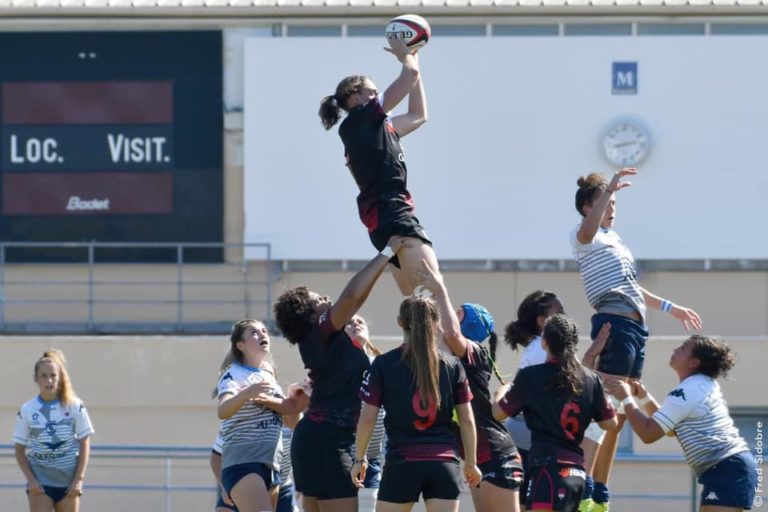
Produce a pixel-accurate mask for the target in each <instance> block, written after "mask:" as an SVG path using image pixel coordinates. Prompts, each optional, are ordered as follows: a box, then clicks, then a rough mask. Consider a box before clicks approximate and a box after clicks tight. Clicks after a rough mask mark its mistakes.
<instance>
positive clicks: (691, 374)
mask: <svg viewBox="0 0 768 512" xmlns="http://www.w3.org/2000/svg"><path fill="white" fill-rule="evenodd" d="M734 362H735V357H734V355H733V354H732V353H731V351H730V349H729V348H728V345H726V344H725V343H724V342H722V341H719V340H714V339H712V338H708V337H705V336H700V335H694V336H691V337H690V338H688V339H687V340H686V341H685V342H684V343H683V344H682V345H680V346H679V347H677V348H676V349H675V350H674V352H673V353H672V357H671V358H670V361H669V365H670V366H671V367H672V369H673V370H674V371H675V373H677V375H678V377H679V378H680V384H678V385H677V387H676V388H675V389H673V390H672V391H670V392H669V393H668V394H667V397H666V398H665V399H664V403H663V404H661V406H659V405H658V403H656V402H655V401H654V400H653V398H652V397H651V396H650V395H648V394H646V393H644V390H641V395H642V394H646V396H645V397H643V396H641V395H638V396H639V398H641V399H643V398H644V401H650V403H651V410H653V411H654V412H653V413H652V415H651V416H650V417H648V416H646V415H645V414H643V413H642V411H640V409H639V408H638V406H637V404H636V403H635V401H634V399H633V398H632V394H631V391H630V389H629V385H628V384H627V383H625V382H622V381H620V380H615V379H614V380H612V381H611V382H609V383H608V387H610V388H611V390H612V392H613V393H614V395H615V396H616V397H617V398H619V399H621V400H622V404H623V405H624V410H625V411H626V414H627V418H628V419H629V422H630V424H631V425H632V429H633V430H634V431H635V433H636V434H637V435H638V436H639V437H640V439H642V440H643V442H645V443H653V442H655V441H658V440H659V439H661V438H662V437H663V436H664V435H665V434H667V435H675V436H677V440H678V441H679V442H680V445H681V446H682V448H683V453H684V454H685V458H686V460H687V461H688V465H689V466H691V468H692V469H693V470H694V471H695V472H696V474H697V475H698V477H699V483H700V484H702V485H703V488H702V491H701V508H700V510H701V512H726V511H728V512H733V511H738V510H744V509H747V510H749V509H750V508H752V502H753V500H754V498H755V488H756V486H757V464H756V462H755V459H754V457H753V456H752V453H751V452H750V450H749V447H748V445H747V443H746V442H745V441H744V439H742V437H741V436H740V435H739V430H738V429H737V428H736V427H735V426H734V424H733V420H732V419H731V416H730V414H729V413H728V406H727V405H726V403H725V399H724V398H723V394H722V392H721V390H720V385H719V384H718V383H717V380H716V379H717V378H718V377H721V376H724V375H725V374H726V373H727V372H728V370H730V369H731V368H732V367H733V365H734Z"/></svg>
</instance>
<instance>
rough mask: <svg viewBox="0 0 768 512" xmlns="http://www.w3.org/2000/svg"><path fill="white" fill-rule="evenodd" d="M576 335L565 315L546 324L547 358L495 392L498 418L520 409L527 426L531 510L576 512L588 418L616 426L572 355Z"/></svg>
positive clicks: (596, 385)
mask: <svg viewBox="0 0 768 512" xmlns="http://www.w3.org/2000/svg"><path fill="white" fill-rule="evenodd" d="M578 341H579V333H578V329H577V328H576V324H575V323H574V322H573V320H571V319H570V318H568V317H567V316H565V315H554V316H553V317H551V318H550V319H549V320H548V321H547V324H546V325H545V326H544V332H543V335H542V342H541V343H542V346H543V347H544V349H545V350H546V351H547V356H548V359H547V362H546V363H545V364H539V365H534V366H529V367H527V368H523V369H522V370H520V371H519V372H518V373H517V375H516V376H515V381H514V382H513V383H512V385H511V386H509V385H506V386H502V387H501V388H500V389H499V391H498V392H497V394H496V401H495V403H494V404H493V413H494V415H495V416H496V418H497V419H500V420H501V419H504V418H506V417H507V416H514V415H516V414H517V413H519V412H520V411H522V412H523V415H524V416H525V423H526V424H527V425H528V428H529V429H530V430H531V450H530V452H529V455H528V456H529V461H528V464H529V467H530V473H531V475H530V476H531V478H530V484H529V489H527V494H528V498H527V502H526V508H527V509H528V510H529V511H544V510H559V511H567V512H575V511H576V510H578V507H579V502H580V501H581V497H582V493H583V490H584V480H585V476H586V474H585V471H584V454H583V452H582V450H581V447H580V446H579V445H580V444H581V441H582V439H583V438H584V431H585V430H586V429H587V426H588V425H589V422H590V421H592V420H594V421H596V422H597V423H598V424H599V425H600V427H602V428H603V429H609V428H610V429H615V428H616V427H617V426H618V421H617V419H616V411H614V409H613V406H611V404H610V402H609V401H608V399H607V398H606V396H605V394H604V392H603V384H602V382H601V380H600V377H599V376H598V375H597V374H596V373H595V372H593V371H592V370H589V369H586V368H584V367H582V366H581V365H580V364H579V362H578V361H577V359H576V356H575V352H576V344H577V343H578Z"/></svg>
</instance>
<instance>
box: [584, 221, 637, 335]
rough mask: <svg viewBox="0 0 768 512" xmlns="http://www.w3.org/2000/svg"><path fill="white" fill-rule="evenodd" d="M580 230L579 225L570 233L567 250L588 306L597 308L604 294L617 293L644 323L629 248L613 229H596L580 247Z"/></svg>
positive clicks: (632, 259) (635, 274) (633, 262)
mask: <svg viewBox="0 0 768 512" xmlns="http://www.w3.org/2000/svg"><path fill="white" fill-rule="evenodd" d="M580 227H581V224H579V225H578V226H576V229H574V230H573V232H571V247H572V249H573V257H574V259H576V263H578V265H579V275H580V276H581V280H582V282H583V283H584V290H585V292H586V294H587V300H588V301H589V303H590V304H591V305H592V307H593V308H595V309H597V308H598V306H599V304H600V300H601V299H602V298H604V297H605V296H606V295H607V294H609V293H613V294H617V295H620V296H622V297H623V298H625V299H626V300H627V301H628V302H629V304H631V305H632V307H633V308H634V309H636V310H637V312H638V313H639V314H640V316H641V317H642V318H643V321H645V310H646V307H645V297H643V292H642V290H641V289H640V285H639V284H638V282H637V272H636V270H635V259H634V257H632V253H631V252H630V250H629V247H627V246H626V245H624V243H623V242H622V241H621V238H619V235H618V234H617V233H616V232H615V231H614V230H612V229H605V228H599V229H598V230H597V233H595V236H594V238H592V240H591V241H590V242H588V243H586V244H582V243H581V242H579V239H578V236H577V235H578V232H579V228H580Z"/></svg>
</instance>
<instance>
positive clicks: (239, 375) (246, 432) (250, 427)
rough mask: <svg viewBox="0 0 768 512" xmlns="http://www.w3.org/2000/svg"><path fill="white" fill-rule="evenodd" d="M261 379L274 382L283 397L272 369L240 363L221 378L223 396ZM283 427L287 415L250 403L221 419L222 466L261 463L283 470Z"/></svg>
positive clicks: (278, 392)
mask: <svg viewBox="0 0 768 512" xmlns="http://www.w3.org/2000/svg"><path fill="white" fill-rule="evenodd" d="M257 382H270V383H271V384H272V385H273V386H274V388H275V389H276V390H277V391H276V393H277V395H279V396H283V392H282V390H281V389H280V386H278V384H277V382H276V381H275V378H274V376H273V375H272V374H271V373H270V372H268V371H264V370H262V369H259V368H251V367H248V366H244V365H240V364H238V363H233V364H232V366H230V367H229V368H228V369H227V370H226V371H225V372H224V375H222V376H221V378H220V379H219V385H218V392H219V396H222V395H223V394H225V393H232V394H235V395H236V394H238V393H239V392H241V391H242V390H244V389H245V388H247V387H248V386H250V385H251V384H255V383H257ZM282 430H283V417H282V416H281V415H280V414H278V413H276V412H274V411H273V410H271V409H268V408H266V407H262V406H260V405H256V404H255V403H253V402H250V401H249V402H246V403H245V404H244V405H243V406H242V407H241V408H240V409H239V410H238V411H237V412H236V413H235V414H233V415H232V416H231V417H230V418H227V419H226V420H224V421H222V422H221V435H222V439H223V449H222V452H221V459H222V460H221V464H222V468H227V467H230V466H234V465H236V464H245V463H249V462H260V463H262V464H266V465H268V466H270V467H272V469H274V470H275V471H279V470H280V461H281V458H282V455H283V443H282V437H283V436H282Z"/></svg>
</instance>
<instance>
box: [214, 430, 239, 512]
mask: <svg viewBox="0 0 768 512" xmlns="http://www.w3.org/2000/svg"><path fill="white" fill-rule="evenodd" d="M223 449H224V439H222V437H221V427H219V433H218V434H216V439H215V440H214V441H213V446H211V457H210V460H209V462H210V464H211V471H213V476H214V478H216V487H217V492H216V505H215V507H214V512H231V511H235V512H237V507H236V506H235V502H234V501H232V499H231V498H230V497H229V494H227V491H225V490H224V486H223V485H222V484H221V451H222V450H223Z"/></svg>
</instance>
